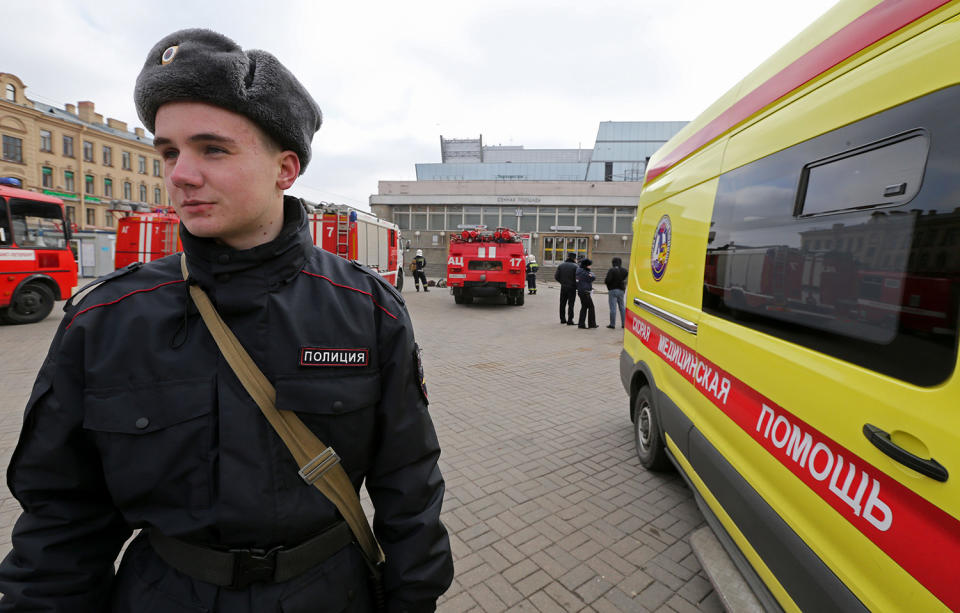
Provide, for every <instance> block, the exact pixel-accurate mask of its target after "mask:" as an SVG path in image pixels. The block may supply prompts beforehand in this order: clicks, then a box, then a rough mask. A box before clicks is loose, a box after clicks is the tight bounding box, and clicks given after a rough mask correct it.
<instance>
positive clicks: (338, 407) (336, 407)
mask: <svg viewBox="0 0 960 613" xmlns="http://www.w3.org/2000/svg"><path fill="white" fill-rule="evenodd" d="M333 410H334V411H342V410H343V402H341V401H340V400H334V401H333Z"/></svg>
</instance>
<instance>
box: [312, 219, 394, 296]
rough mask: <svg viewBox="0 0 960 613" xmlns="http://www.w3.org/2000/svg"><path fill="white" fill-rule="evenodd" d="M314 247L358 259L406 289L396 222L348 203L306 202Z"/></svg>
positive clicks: (391, 282) (389, 280)
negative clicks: (385, 219) (383, 218)
mask: <svg viewBox="0 0 960 613" xmlns="http://www.w3.org/2000/svg"><path fill="white" fill-rule="evenodd" d="M307 210H309V211H311V212H310V214H309V215H308V218H309V223H310V232H311V234H313V244H314V245H316V246H318V247H320V248H321V249H323V250H324V251H329V252H331V253H336V254H337V255H339V256H340V257H343V258H346V259H348V260H357V261H358V262H360V263H361V264H363V265H364V266H367V267H369V268H372V269H374V270H376V271H377V272H378V273H380V276H381V277H383V278H384V279H386V280H387V282H388V283H390V284H391V285H393V286H394V287H396V288H397V290H398V291H399V290H402V289H403V249H402V247H401V240H402V238H401V236H400V228H399V227H398V226H397V224H395V223H391V222H389V221H384V220H382V219H380V218H379V217H376V216H374V215H371V214H370V213H365V212H364V211H359V210H357V209H355V208H353V207H349V206H347V205H345V204H331V203H324V202H321V203H320V204H311V203H307Z"/></svg>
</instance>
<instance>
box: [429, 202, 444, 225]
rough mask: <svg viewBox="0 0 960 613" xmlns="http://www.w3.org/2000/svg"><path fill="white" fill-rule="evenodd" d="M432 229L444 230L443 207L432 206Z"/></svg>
mask: <svg viewBox="0 0 960 613" xmlns="http://www.w3.org/2000/svg"><path fill="white" fill-rule="evenodd" d="M430 229H431V230H443V229H445V228H444V225H443V207H442V206H434V207H430Z"/></svg>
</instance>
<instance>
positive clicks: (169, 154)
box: [160, 149, 177, 160]
mask: <svg viewBox="0 0 960 613" xmlns="http://www.w3.org/2000/svg"><path fill="white" fill-rule="evenodd" d="M160 157H162V158H163V159H165V160H174V159H176V158H177V150H176V149H167V150H165V151H163V152H162V153H161V154H160Z"/></svg>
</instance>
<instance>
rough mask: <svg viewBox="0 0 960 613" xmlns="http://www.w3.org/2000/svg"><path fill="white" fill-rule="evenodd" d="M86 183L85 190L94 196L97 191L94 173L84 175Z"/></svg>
mask: <svg viewBox="0 0 960 613" xmlns="http://www.w3.org/2000/svg"><path fill="white" fill-rule="evenodd" d="M84 183H85V187H84V192H85V193H87V194H90V195H91V196H92V195H93V194H94V191H95V190H94V189H93V175H86V176H85V177H84Z"/></svg>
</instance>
